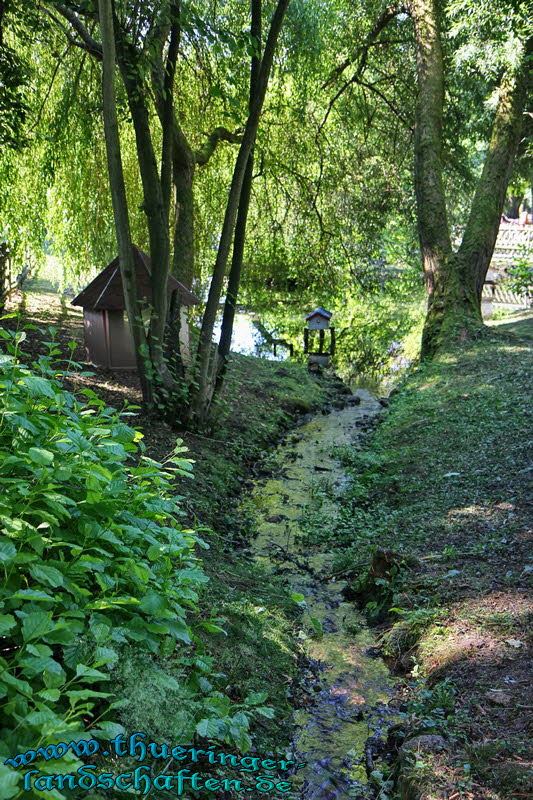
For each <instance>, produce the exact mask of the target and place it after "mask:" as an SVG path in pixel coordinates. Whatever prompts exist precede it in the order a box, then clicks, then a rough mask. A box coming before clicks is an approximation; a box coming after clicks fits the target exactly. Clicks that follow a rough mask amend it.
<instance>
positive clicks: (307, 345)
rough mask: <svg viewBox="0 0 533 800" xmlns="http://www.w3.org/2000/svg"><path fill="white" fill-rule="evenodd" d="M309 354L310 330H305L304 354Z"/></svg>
mask: <svg viewBox="0 0 533 800" xmlns="http://www.w3.org/2000/svg"><path fill="white" fill-rule="evenodd" d="M308 352H309V329H308V328H304V353H308Z"/></svg>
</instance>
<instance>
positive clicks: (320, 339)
mask: <svg viewBox="0 0 533 800" xmlns="http://www.w3.org/2000/svg"><path fill="white" fill-rule="evenodd" d="M318 352H319V353H323V352H324V331H323V330H322V328H321V329H320V330H319V332H318Z"/></svg>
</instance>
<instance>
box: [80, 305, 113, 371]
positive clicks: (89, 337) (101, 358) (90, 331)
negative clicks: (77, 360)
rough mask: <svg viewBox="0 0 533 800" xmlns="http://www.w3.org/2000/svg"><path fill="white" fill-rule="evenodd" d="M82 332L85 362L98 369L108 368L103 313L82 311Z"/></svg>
mask: <svg viewBox="0 0 533 800" xmlns="http://www.w3.org/2000/svg"><path fill="white" fill-rule="evenodd" d="M83 331H84V335H85V350H86V353H87V361H90V363H91V364H95V365H96V366H98V367H109V340H108V337H107V319H106V312H105V311H91V310H90V309H88V308H85V309H84V310H83Z"/></svg>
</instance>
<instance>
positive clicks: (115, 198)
mask: <svg viewBox="0 0 533 800" xmlns="http://www.w3.org/2000/svg"><path fill="white" fill-rule="evenodd" d="M98 6H99V17H100V32H101V37H102V51H103V58H102V94H103V115H104V132H105V142H106V152H107V165H108V171H109V183H110V187H111V198H112V203H113V215H114V219H115V230H116V236H117V245H118V254H119V261H120V273H121V276H122V286H123V291H124V299H125V301H126V310H127V313H128V317H129V322H130V328H131V332H132V336H133V342H134V346H135V354H136V359H137V370H138V373H139V377H140V381H141V388H142V394H143V400H144V402H145V403H150V402H151V401H152V384H151V380H150V379H149V378H148V376H147V373H146V368H145V363H146V362H145V358H146V355H147V352H148V348H147V342H146V335H145V331H144V327H143V324H142V320H141V317H140V308H139V305H138V300H137V285H136V281H135V263H134V259H133V249H132V243H131V233H130V223H129V214H128V204H127V199H126V187H125V183H124V172H123V169H122V157H121V152H120V138H119V132H118V120H117V107H116V100H115V36H114V30H113V13H112V7H111V0H99V3H98Z"/></svg>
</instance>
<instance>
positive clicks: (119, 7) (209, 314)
mask: <svg viewBox="0 0 533 800" xmlns="http://www.w3.org/2000/svg"><path fill="white" fill-rule="evenodd" d="M288 3H289V0H278V3H277V6H276V8H275V10H274V13H273V15H272V18H271V21H270V27H269V30H268V35H267V37H266V42H265V47H264V52H263V57H262V59H261V64H260V67H259V69H258V71H257V82H256V87H255V91H254V96H253V100H251V102H250V104H249V110H248V115H247V118H246V123H245V125H244V131H243V132H242V136H240V137H239V149H238V153H237V156H236V161H235V166H234V169H233V176H232V179H231V185H230V188H229V193H228V200H227V205H226V210H225V216H224V222H223V226H222V231H221V234H220V239H219V244H218V251H217V257H216V260H215V265H214V268H213V274H212V279H211V285H210V290H209V296H208V299H207V303H206V308H205V313H204V317H203V321H202V326H201V333H200V341H199V346H198V351H197V354H196V358H195V362H194V364H193V367H192V369H191V370H190V371H189V374H188V376H187V377H188V378H189V383H188V386H187V392H186V398H185V402H183V392H182V388H183V387H182V386H180V384H179V381H177V380H176V376H173V375H171V374H170V372H169V369H168V362H167V359H166V357H165V350H164V340H165V333H166V329H167V321H168V301H167V290H166V287H167V279H168V274H169V270H170V264H171V260H172V246H171V241H170V235H169V231H170V224H169V214H170V208H171V192H172V186H174V191H175V200H176V208H177V217H178V218H177V221H176V224H175V239H174V259H173V260H174V263H175V264H181V267H180V269H179V270H176V271H177V273H178V276H179V277H182V278H183V279H184V281H185V282H186V283H190V279H191V267H190V261H191V257H192V254H191V240H192V221H193V220H192V180H193V175H194V169H193V166H194V164H199V163H200V164H202V163H206V162H207V161H208V160H209V157H210V155H211V154H212V153H213V152H214V150H215V148H216V146H217V143H218V142H219V141H220V140H222V139H224V138H226V139H228V138H229V139H232V138H234V137H233V136H232V134H230V133H229V132H227V131H226V129H224V128H223V127H221V126H217V128H216V129H215V130H214V131H213V133H212V134H210V135H209V136H208V139H207V143H206V144H205V146H204V147H203V148H202V149H200V150H199V151H196V152H194V153H193V150H192V148H191V146H190V144H189V143H188V141H187V139H186V137H185V135H184V133H183V131H182V129H181V126H180V123H179V119H178V114H177V111H176V106H175V91H174V87H175V73H176V66H177V63H178V57H179V54H180V42H181V38H182V35H183V32H184V30H188V31H189V32H191V31H192V32H193V34H194V36H196V38H198V35H200V37H201V35H202V32H204V33H205V27H204V25H203V23H202V22H201V20H199V18H198V17H197V16H196V15H195V14H194V13H191V11H190V9H189V10H188V11H185V12H184V11H183V10H182V9H181V8H180V4H179V2H177V1H174V0H165V2H162V3H160V4H158V5H157V7H156V8H154V7H153V5H152V4H150V3H147V2H140V3H128V2H127V1H126V0H125V2H118V0H117V2H115V3H112V5H111V11H112V17H113V19H112V22H113V37H114V51H115V57H116V63H117V66H118V71H119V73H120V76H121V78H122V84H123V86H124V89H125V93H126V97H127V102H128V108H129V113H130V115H131V119H132V123H133V128H134V131H135V140H136V146H137V158H138V166H139V172H140V175H141V180H142V187H143V210H144V212H145V215H146V222H147V227H148V234H149V241H150V255H151V260H152V275H151V282H152V306H153V307H152V310H151V316H150V326H149V331H148V335H147V340H146V349H147V351H146V349H145V351H144V352H141V351H139V353H138V356H139V362H140V360H141V359H144V360H148V362H149V364H148V370H147V372H148V373H153V375H154V376H155V379H156V384H157V386H156V391H158V392H159V395H160V399H162V397H163V398H164V402H165V404H167V405H171V406H172V405H174V408H175V407H176V404H177V402H176V401H174V403H173V400H174V395H175V396H176V397H178V396H179V398H180V401H181V403H182V404H183V405H186V406H188V408H189V411H190V416H191V417H192V418H195V419H199V420H203V419H204V418H205V416H206V414H207V413H208V410H209V405H210V400H211V397H212V394H213V388H214V382H215V374H214V370H213V358H212V356H213V349H212V344H211V342H212V337H213V330H214V325H215V319H216V312H217V309H218V304H219V301H220V296H221V292H222V288H223V282H224V277H225V273H226V267H227V263H228V257H229V254H230V250H231V245H232V240H233V231H234V227H235V221H236V216H237V209H238V204H239V199H240V194H241V187H242V183H243V180H244V176H245V172H246V166H247V163H248V158H249V155H250V151H251V148H252V147H253V142H254V140H255V136H256V133H257V128H258V125H259V119H260V116H261V111H262V107H263V102H264V98H265V94H266V90H267V86H268V81H269V77H270V72H271V69H272V64H273V61H274V55H275V51H276V44H277V40H278V37H279V33H280V30H281V26H282V23H283V18H284V15H285V11H286V9H287V6H288ZM103 10H104V9H103V8H102V9H101V11H103ZM48 13H49V14H50V16H51V18H52V19H53V20H54V21H56V22H57V23H58V24H61V22H60V19H61V18H62V19H63V20H64V21H66V22H67V23H68V27H67V28H66V29H65V34H66V36H67V39H68V40H69V42H70V43H71V44H72V45H74V46H76V47H80V48H82V49H84V50H85V51H86V52H88V53H89V54H91V56H93V57H94V58H95V59H97V60H99V61H101V60H102V57H103V47H102V41H101V40H100V39H98V38H96V37H95V35H94V30H93V28H94V22H95V21H96V17H95V11H94V7H93V6H92V4H90V3H83V4H71V3H62V2H57V1H56V0H53V1H52V0H50V2H49V3H48ZM211 33H212V32H211ZM194 36H193V38H194ZM215 88H216V87H215ZM152 98H155V109H156V112H157V116H158V118H159V122H160V135H159V137H158V138H157V139H156V137H155V135H154V130H153V125H152V120H151V118H150V113H151V107H152ZM107 127H108V128H109V127H110V126H109V125H108V126H107ZM157 140H159V142H160V150H159V153H158V152H157V146H156V145H157ZM108 153H109V150H108ZM115 174H116V173H115ZM122 202H123V203H124V200H122ZM127 217H128V213H127V209H126V210H125V211H124V213H123V214H122V215H121V218H122V219H126V218H127ZM115 218H117V216H116V211H115ZM122 238H125V237H122ZM180 377H181V378H182V379H183V378H184V377H185V376H183V375H182V376H180ZM182 410H183V409H182ZM174 413H175V412H174Z"/></svg>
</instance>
